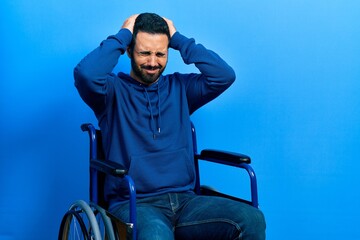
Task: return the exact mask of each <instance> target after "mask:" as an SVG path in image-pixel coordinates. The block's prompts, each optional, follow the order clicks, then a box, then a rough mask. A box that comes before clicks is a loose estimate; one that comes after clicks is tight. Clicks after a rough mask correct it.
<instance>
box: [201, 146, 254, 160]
mask: <svg viewBox="0 0 360 240" xmlns="http://www.w3.org/2000/svg"><path fill="white" fill-rule="evenodd" d="M198 159H203V160H208V161H212V160H220V161H221V162H223V163H225V164H227V163H228V164H240V163H247V164H250V163H251V159H250V157H249V156H247V155H244V154H241V153H234V152H228V151H220V150H213V149H204V150H202V151H201V153H200V155H199V156H198Z"/></svg>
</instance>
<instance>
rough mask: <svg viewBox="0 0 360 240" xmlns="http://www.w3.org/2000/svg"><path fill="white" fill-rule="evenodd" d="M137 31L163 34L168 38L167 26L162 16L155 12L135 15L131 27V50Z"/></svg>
mask: <svg viewBox="0 0 360 240" xmlns="http://www.w3.org/2000/svg"><path fill="white" fill-rule="evenodd" d="M138 32H146V33H151V34H165V35H166V36H167V37H168V39H169V40H170V31H169V26H168V25H167V23H166V21H165V20H164V19H163V18H162V17H160V16H159V15H157V14H155V13H141V14H140V15H139V16H137V18H136V20H135V24H134V29H133V38H132V41H131V44H130V46H129V47H130V50H131V52H132V51H133V49H134V46H135V39H136V36H137V34H138Z"/></svg>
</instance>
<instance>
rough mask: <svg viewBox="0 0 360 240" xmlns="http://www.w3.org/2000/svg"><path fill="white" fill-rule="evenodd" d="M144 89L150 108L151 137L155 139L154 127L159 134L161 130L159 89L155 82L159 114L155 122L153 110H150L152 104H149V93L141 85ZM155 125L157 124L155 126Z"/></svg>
mask: <svg viewBox="0 0 360 240" xmlns="http://www.w3.org/2000/svg"><path fill="white" fill-rule="evenodd" d="M143 88H144V90H145V95H146V98H147V101H148V103H149V108H150V117H151V128H152V132H153V138H154V139H156V130H155V129H156V128H157V132H158V134H160V131H161V128H160V126H161V108H160V103H161V101H160V90H159V84H157V95H158V111H159V116H158V119H157V124H156V123H155V118H154V114H153V110H152V105H151V101H150V97H149V93H148V91H147V90H146V88H145V87H144V86H143ZM156 125H157V126H156Z"/></svg>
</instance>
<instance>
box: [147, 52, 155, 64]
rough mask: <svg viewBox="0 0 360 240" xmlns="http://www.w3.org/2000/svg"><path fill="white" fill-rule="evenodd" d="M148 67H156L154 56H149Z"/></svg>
mask: <svg viewBox="0 0 360 240" xmlns="http://www.w3.org/2000/svg"><path fill="white" fill-rule="evenodd" d="M148 65H150V66H155V65H157V57H156V55H153V54H151V55H150V56H149V57H148Z"/></svg>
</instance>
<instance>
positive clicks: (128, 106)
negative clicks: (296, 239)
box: [74, 13, 265, 240]
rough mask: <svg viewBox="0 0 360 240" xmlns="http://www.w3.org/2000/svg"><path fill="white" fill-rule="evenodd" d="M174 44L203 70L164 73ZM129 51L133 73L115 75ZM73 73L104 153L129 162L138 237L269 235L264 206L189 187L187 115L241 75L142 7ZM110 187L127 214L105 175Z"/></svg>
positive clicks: (123, 195)
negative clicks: (100, 136)
mask: <svg viewBox="0 0 360 240" xmlns="http://www.w3.org/2000/svg"><path fill="white" fill-rule="evenodd" d="M169 47H170V48H173V49H175V50H178V51H179V52H180V54H181V57H182V58H183V61H184V62H185V63H186V64H195V66H196V67H197V68H198V69H199V71H200V74H195V73H191V74H180V73H173V74H169V75H162V73H163V71H164V69H165V67H166V64H167V61H168V48H169ZM125 52H126V53H127V55H128V56H129V58H130V59H131V70H130V75H128V74H125V73H122V72H120V73H118V74H117V75H115V74H114V73H112V71H113V68H114V67H115V65H116V64H117V61H118V59H119V57H120V56H121V55H123V54H124V53H125ZM74 76H75V85H76V87H77V89H78V91H79V93H80V95H81V97H82V99H83V100H84V101H85V102H86V103H87V104H88V105H89V106H90V107H91V108H92V110H93V111H94V113H95V115H96V117H97V119H98V121H99V126H100V128H101V131H102V133H103V145H104V151H105V155H106V158H107V159H109V160H112V161H116V162H118V163H120V164H122V165H123V166H125V167H126V168H127V169H128V173H129V175H130V176H131V177H132V178H133V180H134V182H135V185H136V190H137V203H136V204H137V217H138V219H137V221H138V223H137V224H138V225H137V229H138V239H151V240H154V239H161V240H166V239H174V238H175V237H176V239H187V240H188V239H198V240H199V239H252V240H254V239H265V220H264V217H263V214H262V213H261V212H260V211H259V210H258V209H256V208H253V207H251V206H248V205H246V204H243V203H238V202H235V201H231V200H227V199H222V198H215V197H204V196H197V195H195V194H194V192H193V189H194V185H195V170H194V162H193V159H192V156H193V149H192V139H191V131H190V115H191V114H192V113H193V112H194V111H195V110H197V109H198V108H200V107H201V106H203V105H204V104H206V103H208V102H209V101H211V100H213V99H214V98H215V97H217V96H218V95H220V94H221V93H222V92H223V91H225V90H226V89H227V88H228V87H229V86H230V85H231V84H232V83H233V82H234V80H235V73H234V71H233V69H232V68H231V67H230V66H228V65H227V64H226V63H225V62H224V61H223V60H222V59H221V58H220V57H219V56H218V55H217V54H215V53H214V52H212V51H210V50H207V49H206V48H204V47H203V46H202V45H200V44H195V41H194V40H193V39H189V38H186V37H185V36H183V35H181V34H180V33H179V32H178V31H176V29H175V27H174V24H173V23H172V21H171V20H168V19H166V18H162V17H160V16H158V15H156V14H152V13H144V14H140V15H133V16H131V17H129V18H128V19H127V20H126V21H125V22H124V24H123V26H122V28H121V30H120V31H119V32H118V33H117V34H115V35H112V36H109V37H108V38H107V39H106V40H104V41H103V42H102V43H101V45H100V46H99V47H98V48H96V49H95V50H94V51H92V52H91V53H90V54H89V55H87V56H86V57H85V58H84V59H83V60H82V61H81V62H80V63H79V64H78V65H77V66H76V68H75V71H74ZM105 192H106V199H107V201H108V202H109V205H110V207H109V211H110V212H112V213H113V214H114V215H116V216H117V217H118V218H120V219H122V220H124V221H128V201H127V190H126V186H125V184H124V183H123V181H122V180H121V179H119V178H115V177H108V178H107V179H106V186H105Z"/></svg>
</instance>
